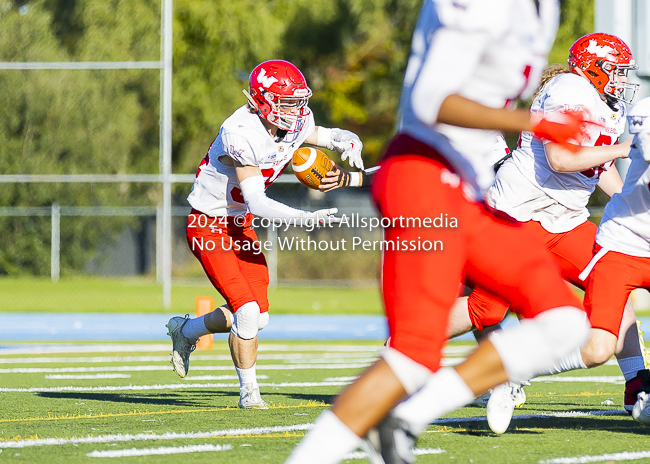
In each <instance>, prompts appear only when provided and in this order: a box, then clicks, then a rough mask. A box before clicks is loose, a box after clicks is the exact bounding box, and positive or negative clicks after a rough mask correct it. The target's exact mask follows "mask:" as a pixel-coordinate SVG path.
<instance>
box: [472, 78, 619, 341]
mask: <svg viewBox="0 0 650 464" xmlns="http://www.w3.org/2000/svg"><path fill="white" fill-rule="evenodd" d="M616 107H617V108H618V111H613V110H612V109H611V108H610V107H609V106H608V105H607V104H606V103H605V102H604V101H603V100H602V99H601V97H600V94H599V93H598V92H597V91H596V89H595V88H594V87H593V86H592V85H591V83H590V82H589V81H588V80H587V79H585V78H583V77H581V76H578V75H576V74H569V73H565V74H560V75H557V76H555V77H553V78H552V79H551V80H549V81H548V82H547V83H546V85H545V86H544V88H543V89H542V91H541V92H540V93H539V95H537V97H536V98H535V100H534V101H533V104H532V106H531V112H537V113H541V114H542V115H544V114H548V113H552V112H555V111H562V110H573V111H579V110H580V111H584V112H586V113H588V114H589V115H590V118H591V120H592V121H594V122H597V123H598V124H600V125H602V126H604V127H597V126H591V127H590V129H589V131H588V133H587V135H588V139H587V140H585V141H584V145H585V146H601V145H612V144H615V143H617V142H618V138H619V136H620V135H621V134H622V133H623V131H624V129H625V115H626V110H625V104H624V103H622V102H618V103H617V104H616ZM519 144H520V146H519V148H517V149H516V150H515V151H514V152H513V153H512V158H510V159H508V160H506V162H504V163H503V165H502V166H501V168H500V169H499V172H498V173H497V175H496V178H495V181H494V185H492V187H490V189H489V190H488V193H487V201H488V203H489V204H490V205H491V206H492V207H494V208H496V209H498V210H500V211H503V212H505V213H507V214H508V215H509V216H511V217H513V218H515V219H516V220H517V221H519V222H521V223H522V225H521V226H522V227H523V228H524V229H526V230H527V231H529V232H530V233H531V234H534V235H536V236H537V237H539V239H540V240H541V241H542V242H543V243H544V244H545V246H546V248H547V249H548V250H549V251H550V252H551V253H552V255H553V256H554V258H555V260H556V262H557V264H558V265H559V267H560V269H561V272H562V277H563V278H564V279H565V280H567V281H568V282H571V283H572V284H574V285H576V286H577V287H579V288H581V289H583V290H584V288H585V285H584V282H583V281H582V280H580V278H579V275H580V272H581V271H582V270H583V269H584V268H585V267H586V266H587V264H588V263H589V261H590V260H591V258H592V256H593V253H592V250H593V244H594V239H595V234H596V225H595V224H593V223H591V222H589V221H587V218H588V217H589V211H588V210H587V202H588V201H589V197H590V196H591V194H592V193H593V191H594V189H595V188H596V184H597V183H598V180H599V178H600V174H601V173H602V171H603V170H606V169H609V168H610V167H611V166H612V165H613V162H611V161H610V162H608V163H605V164H604V165H603V166H600V167H598V168H596V169H589V170H586V171H583V172H556V171H553V169H551V167H550V166H549V164H548V160H547V158H546V153H545V151H544V145H543V143H542V142H541V141H540V140H539V139H537V138H534V137H533V136H532V134H530V133H527V132H524V133H522V135H521V138H520V141H519ZM508 306H509V304H508V302H506V301H504V300H503V299H502V298H499V297H498V296H496V295H494V294H493V293H491V292H489V291H487V290H486V289H485V288H482V287H481V286H480V285H477V286H475V288H474V291H473V292H472V294H471V295H470V297H469V300H468V310H469V317H470V319H471V320H472V323H473V324H474V326H475V327H476V328H477V329H480V330H481V329H483V328H484V327H487V326H490V325H494V324H496V323H498V322H500V321H501V320H502V319H503V317H504V316H505V314H506V311H507V310H508Z"/></svg>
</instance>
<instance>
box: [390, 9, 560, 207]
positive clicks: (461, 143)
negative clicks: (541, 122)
mask: <svg viewBox="0 0 650 464" xmlns="http://www.w3.org/2000/svg"><path fill="white" fill-rule="evenodd" d="M558 19H559V10H558V4H557V0H540V1H539V11H538V9H537V7H536V5H535V2H534V1H533V0H425V2H424V4H423V6H422V9H421V11H420V17H419V19H418V23H417V26H416V28H415V31H414V33H413V40H412V43H411V56H410V57H409V62H408V66H407V68H406V73H405V76H404V83H403V88H402V96H401V100H400V118H399V122H398V132H402V133H406V134H409V135H411V136H412V137H414V138H416V139H418V140H420V141H422V142H424V143H426V144H428V145H430V146H431V147H433V148H434V149H436V150H437V151H438V152H439V153H440V154H441V155H443V156H444V157H445V158H446V159H447V160H448V161H449V162H450V163H451V164H452V165H453V166H454V168H455V169H456V171H457V173H458V174H459V175H460V176H461V177H462V178H463V180H464V181H465V183H466V185H468V186H469V187H471V193H472V195H473V196H474V197H476V198H480V197H482V193H481V192H482V190H483V189H486V188H487V187H489V186H490V184H491V183H492V180H493V178H494V170H493V169H492V165H491V164H490V163H489V160H488V154H489V153H490V151H491V149H492V147H493V145H494V140H495V137H497V135H498V132H496V131H487V130H479V129H468V128H463V127H457V126H450V125H446V124H441V123H437V122H436V120H437V118H438V111H439V109H440V105H441V104H442V102H443V101H444V99H445V98H446V97H448V96H449V95H452V94H459V95H461V96H463V97H466V98H468V99H470V100H474V101H476V102H478V103H481V104H482V105H485V106H488V107H491V108H503V107H505V106H507V105H509V104H510V102H512V101H514V100H515V99H517V98H519V97H523V98H527V97H529V96H530V95H531V93H532V91H533V90H534V89H535V87H536V85H537V82H538V81H539V77H540V75H541V72H542V70H543V68H544V66H545V64H546V55H547V53H548V51H549V50H550V48H551V46H552V44H553V40H554V39H555V33H556V31H557V25H558Z"/></svg>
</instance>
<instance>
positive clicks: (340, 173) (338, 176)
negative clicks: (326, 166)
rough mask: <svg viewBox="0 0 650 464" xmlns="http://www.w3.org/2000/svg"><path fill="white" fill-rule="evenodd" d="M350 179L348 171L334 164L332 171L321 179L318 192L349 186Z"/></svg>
mask: <svg viewBox="0 0 650 464" xmlns="http://www.w3.org/2000/svg"><path fill="white" fill-rule="evenodd" d="M350 177H351V176H350V173H349V172H348V171H346V170H345V169H343V168H342V167H341V166H339V165H338V164H335V165H334V167H333V168H332V170H331V171H329V172H328V173H327V174H325V177H323V178H322V179H321V181H320V185H319V186H318V190H320V191H321V192H329V191H330V190H334V189H337V188H341V187H347V186H348V185H350Z"/></svg>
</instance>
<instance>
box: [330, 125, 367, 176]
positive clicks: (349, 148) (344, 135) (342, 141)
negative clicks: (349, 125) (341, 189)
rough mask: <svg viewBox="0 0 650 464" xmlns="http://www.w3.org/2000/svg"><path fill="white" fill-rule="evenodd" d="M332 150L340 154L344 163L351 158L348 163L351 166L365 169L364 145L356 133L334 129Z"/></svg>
mask: <svg viewBox="0 0 650 464" xmlns="http://www.w3.org/2000/svg"><path fill="white" fill-rule="evenodd" d="M328 148H329V147H328ZM331 149H332V150H335V151H337V152H339V153H340V154H341V159H342V160H343V161H345V160H347V159H348V158H350V160H349V161H348V163H349V164H350V166H352V167H355V168H357V169H363V159H362V158H361V150H362V149H363V143H361V139H360V138H359V136H358V135H357V134H355V133H354V132H350V131H348V130H344V129H332V147H331Z"/></svg>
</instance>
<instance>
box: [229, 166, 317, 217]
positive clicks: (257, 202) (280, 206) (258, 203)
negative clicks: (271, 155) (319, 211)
mask: <svg viewBox="0 0 650 464" xmlns="http://www.w3.org/2000/svg"><path fill="white" fill-rule="evenodd" d="M239 186H240V187H241V191H242V194H243V195H244V201H246V206H248V210H249V211H250V212H251V214H253V215H255V216H258V217H263V218H270V219H275V218H278V219H293V218H296V219H299V218H304V219H309V218H313V217H314V214H313V213H312V212H310V211H304V210H301V209H295V208H291V207H290V206H287V205H285V204H284V203H280V202H279V201H275V200H272V199H271V198H269V197H267V196H266V192H265V191H264V177H262V176H252V177H248V178H246V179H244V180H243V181H241V182H240V183H239Z"/></svg>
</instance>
